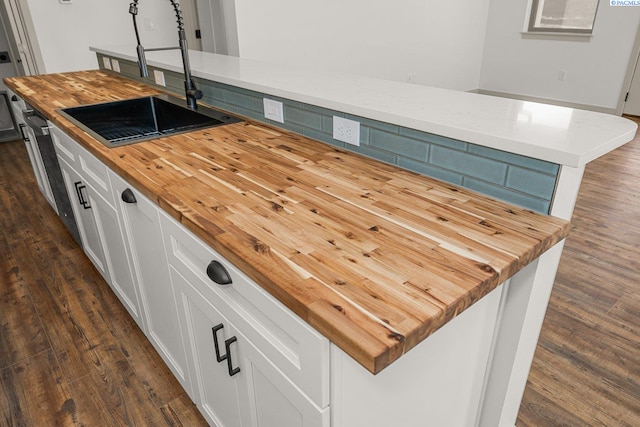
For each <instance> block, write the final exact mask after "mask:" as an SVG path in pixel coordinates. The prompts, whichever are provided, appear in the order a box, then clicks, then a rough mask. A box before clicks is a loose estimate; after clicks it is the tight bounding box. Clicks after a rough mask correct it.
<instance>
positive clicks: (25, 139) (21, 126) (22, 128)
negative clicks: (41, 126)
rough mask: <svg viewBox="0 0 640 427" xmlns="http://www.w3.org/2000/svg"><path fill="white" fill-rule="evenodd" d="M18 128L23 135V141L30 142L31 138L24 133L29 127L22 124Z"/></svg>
mask: <svg viewBox="0 0 640 427" xmlns="http://www.w3.org/2000/svg"><path fill="white" fill-rule="evenodd" d="M18 127H19V128H20V133H21V134H22V139H23V140H24V142H29V141H30V140H29V137H28V136H27V134H26V133H24V128H26V127H27V125H25V124H24V123H20V124H19V125H18Z"/></svg>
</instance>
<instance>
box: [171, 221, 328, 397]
mask: <svg viewBox="0 0 640 427" xmlns="http://www.w3.org/2000/svg"><path fill="white" fill-rule="evenodd" d="M160 222H161V224H162V232H163V236H164V238H165V247H166V249H167V256H168V260H169V264H170V265H172V266H174V268H175V269H176V270H177V271H178V272H180V273H181V274H182V275H183V276H184V277H185V278H186V279H187V280H188V281H189V282H190V283H191V284H192V285H193V286H194V287H195V288H196V289H197V291H198V292H199V293H200V294H202V295H203V296H204V297H205V298H206V299H207V300H208V301H209V302H211V303H212V304H215V307H216V308H217V309H218V310H220V312H221V313H222V315H224V316H225V317H226V318H227V319H228V320H229V321H230V322H232V323H233V324H234V325H235V327H237V328H238V329H239V330H240V332H241V333H242V334H243V335H245V336H246V337H247V338H248V339H249V340H250V341H251V342H252V343H253V344H254V345H255V346H256V347H257V348H259V349H260V351H261V352H262V353H264V355H265V356H266V357H267V358H268V359H269V360H270V361H271V362H272V363H273V364H274V365H275V366H276V367H277V368H278V369H279V370H281V371H282V372H283V373H284V374H285V375H286V376H287V377H288V378H289V379H290V380H291V381H293V382H294V383H295V384H296V385H297V387H299V388H300V389H301V390H302V391H303V392H304V393H305V394H306V395H307V396H308V397H309V398H310V399H311V400H312V401H313V402H314V403H315V404H316V405H318V406H319V407H320V408H324V407H326V406H328V404H329V341H328V340H327V339H326V338H325V337H323V336H322V335H320V334H319V333H318V332H317V331H316V330H315V329H313V328H312V327H310V326H309V325H308V324H307V323H306V322H304V321H303V320H301V319H300V318H299V317H298V316H297V315H295V314H294V313H293V312H292V311H291V310H289V309H288V308H287V307H285V306H284V305H283V304H281V303H280V302H279V301H277V300H276V299H275V298H273V297H272V296H271V295H270V294H268V293H267V292H266V291H265V290H264V289H262V288H261V287H260V286H259V285H257V284H256V283H255V282H253V281H252V280H251V279H250V278H248V277H247V276H246V275H245V274H244V273H242V272H241V271H240V270H238V269H237V268H236V267H235V266H233V265H232V264H231V263H230V262H228V261H227V260H226V259H224V258H223V257H222V256H221V255H220V254H218V253H217V252H216V251H214V250H213V249H212V248H211V247H210V246H208V245H207V244H205V243H204V242H202V241H201V240H200V239H199V238H198V237H196V236H195V235H194V234H193V233H191V232H190V231H188V230H187V229H186V228H185V227H184V226H182V225H181V224H179V223H178V222H177V221H176V220H174V219H173V218H171V217H170V216H168V215H167V214H165V213H164V212H162V213H161V220H160ZM212 261H217V262H219V263H220V264H221V265H222V266H223V267H224V268H225V269H226V271H227V272H228V274H229V276H230V278H231V281H232V282H231V283H230V284H227V285H219V284H216V283H215V282H214V281H212V280H211V279H210V278H209V277H208V276H207V267H208V266H209V264H210V263H211V262H212Z"/></svg>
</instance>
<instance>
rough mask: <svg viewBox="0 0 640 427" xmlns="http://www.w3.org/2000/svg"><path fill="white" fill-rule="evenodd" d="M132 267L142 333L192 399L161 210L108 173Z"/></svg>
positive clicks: (118, 178)
mask: <svg viewBox="0 0 640 427" xmlns="http://www.w3.org/2000/svg"><path fill="white" fill-rule="evenodd" d="M109 178H110V180H111V184H112V186H113V191H114V199H115V200H116V204H117V206H118V211H119V213H120V216H121V222H122V227H123V229H124V232H125V235H126V239H125V240H126V243H127V245H128V250H129V253H130V256H131V265H132V267H133V270H134V276H135V278H136V282H137V284H138V289H139V293H140V302H141V308H142V312H143V313H144V316H143V324H144V327H143V330H144V331H145V334H146V335H147V338H149V341H151V343H152V344H153V346H154V347H155V349H156V350H157V351H158V353H159V354H160V355H161V356H162V358H163V359H164V361H165V363H167V365H168V366H169V368H170V369H171V371H172V372H173V374H174V375H175V376H176V378H177V379H178V380H179V381H180V383H181V384H182V386H183V387H184V388H185V390H186V391H187V393H188V394H189V395H190V396H191V397H193V396H192V390H191V381H190V377H189V375H188V371H187V364H186V355H185V349H184V344H183V341H182V331H181V330H180V324H179V323H178V310H177V307H176V302H175V299H174V294H173V288H172V285H171V278H170V277H169V263H168V261H167V256H166V254H165V250H164V242H163V240H162V234H161V232H162V231H161V228H160V218H159V208H158V207H157V206H156V205H155V204H154V203H153V202H151V200H149V199H148V198H146V197H145V196H144V195H143V194H141V193H140V192H139V191H137V190H135V189H134V188H133V187H131V186H130V185H129V184H128V183H127V182H125V181H124V180H123V179H122V178H120V176H118V175H116V174H115V173H113V172H111V171H110V172H109Z"/></svg>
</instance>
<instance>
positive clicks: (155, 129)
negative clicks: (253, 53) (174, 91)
mask: <svg viewBox="0 0 640 427" xmlns="http://www.w3.org/2000/svg"><path fill="white" fill-rule="evenodd" d="M58 111H59V112H60V113H61V114H62V115H63V116H65V117H66V118H67V119H69V120H70V121H71V122H73V123H74V124H75V125H76V126H78V127H80V128H81V129H82V130H84V131H85V132H87V133H88V134H89V135H91V136H93V137H94V138H95V139H97V140H98V141H100V142H102V143H103V144H104V145H106V146H107V147H120V146H122V145H127V144H133V143H135V142H141V141H147V140H149V139H155V138H161V137H163V136H168V135H175V134H178V133H184V132H190V131H193V130H198V129H205V128H210V127H215V126H222V125H226V124H231V123H237V122H240V121H242V120H241V119H239V118H237V117H234V116H231V115H228V114H226V113H223V112H221V111H217V110H213V109H211V108H207V107H203V106H202V105H199V106H198V109H197V110H191V109H189V108H188V107H187V106H186V104H185V101H184V100H183V99H180V98H177V97H173V96H169V95H165V94H161V95H154V96H146V97H142V98H134V99H125V100H121V101H113V102H106V103H100V104H91V105H82V106H79V107H71V108H64V109H60V110H58Z"/></svg>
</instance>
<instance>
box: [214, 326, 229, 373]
mask: <svg viewBox="0 0 640 427" xmlns="http://www.w3.org/2000/svg"><path fill="white" fill-rule="evenodd" d="M222 328H224V325H223V324H222V323H220V324H219V325H216V326H214V327H213V328H211V332H212V333H213V346H214V347H215V349H216V360H217V361H218V363H220V362H222V361H223V360H225V359H226V358H227V356H228V355H229V350H227V354H225V355H224V356H221V355H220V345H219V344H218V331H219V330H220V329H222ZM225 343H226V342H225Z"/></svg>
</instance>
